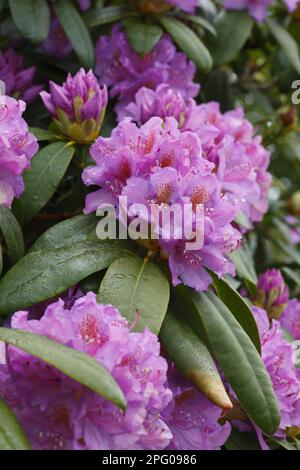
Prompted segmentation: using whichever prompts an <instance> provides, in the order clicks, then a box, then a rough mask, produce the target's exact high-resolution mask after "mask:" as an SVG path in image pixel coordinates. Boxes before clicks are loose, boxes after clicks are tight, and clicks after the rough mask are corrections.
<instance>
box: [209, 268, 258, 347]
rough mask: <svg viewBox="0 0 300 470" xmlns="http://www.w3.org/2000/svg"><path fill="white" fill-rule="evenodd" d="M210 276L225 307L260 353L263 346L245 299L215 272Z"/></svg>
mask: <svg viewBox="0 0 300 470" xmlns="http://www.w3.org/2000/svg"><path fill="white" fill-rule="evenodd" d="M210 275H211V276H212V278H213V286H214V288H215V290H216V293H217V295H218V297H219V298H220V299H221V300H222V302H223V303H224V304H225V305H227V307H228V308H229V310H230V311H231V313H232V314H233V315H234V316H235V318H236V319H237V321H238V322H239V324H240V325H241V326H242V328H243V329H244V331H245V332H246V333H247V335H248V336H249V338H250V339H251V341H252V342H253V344H254V346H255V347H256V349H257V351H258V352H259V353H260V352H261V346H260V339H259V333H258V329H257V324H256V321H255V319H254V316H253V315H252V312H251V310H250V307H249V306H248V304H247V303H246V302H245V300H244V299H243V297H242V296H241V295H240V294H239V293H238V292H237V291H236V290H235V289H234V288H233V287H232V286H231V285H230V284H229V282H227V281H226V280H225V279H220V278H218V276H216V274H215V273H213V272H210Z"/></svg>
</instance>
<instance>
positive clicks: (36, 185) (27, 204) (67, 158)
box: [20, 142, 74, 224]
mask: <svg viewBox="0 0 300 470" xmlns="http://www.w3.org/2000/svg"><path fill="white" fill-rule="evenodd" d="M73 155H74V147H73V146H71V145H70V144H68V143H65V142H55V143H53V144H50V145H47V146H46V147H44V148H43V149H42V150H40V152H39V153H38V154H37V155H36V156H35V157H33V159H32V161H31V167H30V168H29V169H28V170H26V171H25V173H24V183H25V191H24V192H23V194H22V196H21V198H20V202H21V205H22V214H23V220H22V222H23V224H27V223H28V222H29V221H30V220H31V219H32V218H33V217H34V216H35V215H36V214H37V213H38V212H39V211H40V210H41V209H42V208H43V207H44V206H45V205H46V204H47V202H48V201H49V200H50V199H51V197H52V196H53V194H54V193H55V191H56V188H57V187H58V185H59V183H60V181H61V180H62V178H63V177H64V175H65V173H66V171H67V168H68V166H69V164H70V162H71V160H72V157H73Z"/></svg>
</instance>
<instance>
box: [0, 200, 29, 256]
mask: <svg viewBox="0 0 300 470" xmlns="http://www.w3.org/2000/svg"><path fill="white" fill-rule="evenodd" d="M0 230H1V232H2V234H3V236H4V239H5V242H6V246H7V249H8V254H9V257H10V259H11V261H12V263H16V262H17V261H19V259H20V258H22V257H23V256H24V254H25V247H24V238H23V233H22V229H21V227H20V225H19V222H18V221H17V219H16V218H15V216H14V215H13V213H12V212H11V211H10V210H9V209H8V208H7V207H6V206H3V205H0Z"/></svg>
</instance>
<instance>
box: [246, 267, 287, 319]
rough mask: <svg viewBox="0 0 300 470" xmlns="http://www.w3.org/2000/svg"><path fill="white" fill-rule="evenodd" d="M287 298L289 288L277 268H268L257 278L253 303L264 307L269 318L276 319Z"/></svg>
mask: <svg viewBox="0 0 300 470" xmlns="http://www.w3.org/2000/svg"><path fill="white" fill-rule="evenodd" d="M288 300H289V290H288V287H287V285H286V284H285V281H284V279H283V277H282V274H281V272H280V271H279V270H278V269H269V270H268V271H266V272H265V273H263V274H261V275H260V277H259V280H258V285H257V292H256V296H255V298H254V303H255V305H257V306H259V307H262V308H264V309H265V310H266V311H267V313H268V316H269V318H270V319H271V318H275V319H278V318H279V317H280V315H281V314H282V312H283V310H284V308H285V306H286V303H287V302H288Z"/></svg>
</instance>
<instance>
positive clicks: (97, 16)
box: [84, 6, 133, 28]
mask: <svg viewBox="0 0 300 470" xmlns="http://www.w3.org/2000/svg"><path fill="white" fill-rule="evenodd" d="M132 14H133V12H132V10H130V9H129V8H127V7H118V6H114V7H106V8H96V9H95V10H91V11H88V13H87V14H86V15H85V16H84V19H85V22H86V24H87V26H88V27H90V28H92V27H93V26H99V25H102V24H108V23H114V22H115V21H119V20H121V19H122V18H124V17H126V16H129V15H132Z"/></svg>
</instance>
